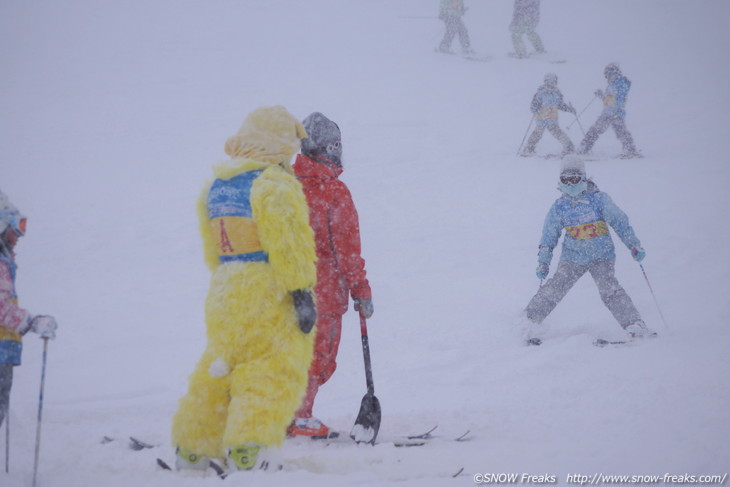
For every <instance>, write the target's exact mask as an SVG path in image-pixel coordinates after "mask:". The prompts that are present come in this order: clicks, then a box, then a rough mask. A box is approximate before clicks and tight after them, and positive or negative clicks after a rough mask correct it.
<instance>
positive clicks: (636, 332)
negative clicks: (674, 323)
mask: <svg viewBox="0 0 730 487" xmlns="http://www.w3.org/2000/svg"><path fill="white" fill-rule="evenodd" d="M558 189H559V190H560V191H561V192H562V196H561V197H560V198H558V199H557V200H556V201H555V202H554V203H553V205H552V207H551V208H550V210H549V211H548V214H547V216H546V217H545V224H544V226H543V230H542V239H541V240H540V246H539V251H538V254H537V261H538V266H537V270H536V274H537V277H538V278H539V279H540V280H541V281H542V280H544V279H545V278H546V277H547V276H548V273H549V270H550V262H551V261H552V258H553V249H554V248H555V247H556V246H557V244H558V240H559V239H560V235H561V234H562V233H563V230H565V236H564V238H563V249H562V253H561V255H560V262H559V263H558V268H557V270H556V271H555V274H554V275H553V277H552V278H550V279H548V281H547V282H546V283H545V285H544V286H540V289H539V290H538V292H537V294H536V295H535V296H534V297H533V298H532V300H531V301H530V303H529V304H528V305H527V308H526V309H525V314H526V317H527V320H528V329H527V330H526V333H527V337H526V338H527V341H528V344H531V345H539V344H540V343H541V337H542V336H543V335H544V333H545V330H544V326H542V325H541V323H542V322H543V320H544V319H545V318H546V317H547V316H548V315H549V314H550V312H551V311H552V310H553V309H554V308H555V306H557V304H558V303H559V302H560V301H561V300H562V299H563V297H564V296H565V295H566V294H567V293H568V291H570V289H571V288H572V287H573V285H574V284H575V283H576V282H577V281H578V279H580V277H581V276H582V275H583V274H585V273H586V272H589V273H590V274H591V277H593V280H594V281H595V282H596V285H597V286H598V292H599V294H600V295H601V299H602V300H603V303H604V304H605V305H606V307H607V308H608V309H609V311H611V313H612V314H613V317H614V318H615V319H616V321H618V323H619V325H621V327H622V328H623V329H625V330H626V331H627V333H628V335H629V336H630V337H633V338H636V337H645V336H655V335H656V334H655V333H654V332H652V331H650V330H649V329H648V328H647V327H646V325H645V324H644V322H643V321H642V319H641V316H640V315H639V312H638V310H637V309H636V307H635V306H634V303H633V302H632V301H631V298H630V297H629V296H628V294H626V291H624V289H623V288H622V287H621V285H620V284H619V282H618V280H617V279H616V276H615V275H614V274H615V269H614V267H615V266H614V264H615V262H616V253H615V249H614V245H613V240H612V239H611V235H610V233H609V227H611V228H613V230H614V231H615V232H616V235H618V237H619V238H620V239H621V241H622V242H623V243H624V245H626V247H628V248H629V250H630V251H631V255H632V256H633V257H634V259H635V260H637V261H641V260H642V259H643V258H644V257H645V255H646V253H645V252H644V250H643V249H642V248H641V242H639V239H638V238H637V237H636V235H635V234H634V230H633V228H631V225H629V218H628V216H626V214H625V213H624V212H623V211H621V209H620V208H619V207H618V206H616V204H615V203H614V202H613V200H611V197H610V196H609V195H608V194H606V193H604V192H602V191H599V190H598V187H597V186H596V185H595V184H594V183H593V181H591V180H589V179H587V178H586V170H585V165H584V163H583V161H582V160H581V159H580V158H579V157H578V156H575V155H571V156H567V157H566V158H565V160H564V161H563V164H562V168H561V171H560V182H559V186H558Z"/></svg>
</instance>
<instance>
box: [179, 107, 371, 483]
mask: <svg viewBox="0 0 730 487" xmlns="http://www.w3.org/2000/svg"><path fill="white" fill-rule="evenodd" d="M300 148H301V153H300V154H298V155H297V157H296V162H295V164H294V165H293V167H292V166H290V159H291V158H292V156H293V155H294V154H295V153H296V152H297V151H298V150H299V149H300ZM225 152H226V153H227V154H228V155H229V156H230V160H228V161H226V162H223V163H221V164H219V165H217V166H215V167H214V168H213V173H214V178H215V179H214V180H213V182H212V183H209V184H207V185H206V186H205V188H204V190H203V193H202V194H201V197H200V200H199V204H198V216H199V220H200V230H201V234H202V237H203V242H204V248H205V257H206V262H207V263H208V266H209V267H210V269H211V271H212V278H211V284H210V290H209V293H208V298H207V302H206V322H207V336H208V344H207V347H206V350H205V352H204V353H203V356H202V357H201V358H200V360H199V362H198V365H197V366H196V368H195V371H194V372H193V374H192V375H191V377H190V382H189V388H188V392H187V394H186V395H185V396H184V397H183V398H182V399H181V400H180V403H179V408H178V411H177V413H176V414H175V417H174V419H173V428H172V436H173V442H174V444H175V445H176V448H177V450H176V451H177V455H176V467H177V468H178V469H207V468H208V465H209V464H210V461H211V460H212V459H223V460H225V461H227V463H228V467H229V468H230V469H231V470H251V469H277V468H279V466H280V462H279V461H277V459H276V448H275V447H277V446H279V445H281V443H282V442H283V441H284V439H285V437H287V436H289V437H295V436H307V437H312V438H328V437H331V436H333V435H334V433H333V432H331V431H330V429H329V428H328V427H327V426H326V425H325V424H323V423H322V422H321V421H320V420H318V419H317V418H315V417H313V415H312V407H313V404H314V401H315V398H316V396H317V392H318V390H319V388H320V387H321V386H322V385H323V384H324V383H325V382H327V380H329V378H330V377H331V376H332V374H333V373H334V371H335V368H336V356H337V350H338V347H339V342H340V333H341V327H342V316H343V314H344V313H345V312H346V311H347V308H348V301H349V298H350V297H351V298H352V299H353V301H354V303H355V309H356V310H357V311H359V312H360V313H361V315H362V316H363V317H364V318H369V317H371V316H372V314H373V303H372V295H371V290H370V285H369V283H368V280H367V278H366V272H365V261H364V260H363V259H362V257H361V256H360V231H359V224H358V215H357V211H356V210H355V206H354V204H353V201H352V197H351V195H350V192H349V190H348V188H347V187H346V186H345V184H344V183H343V182H342V181H340V180H339V179H338V177H339V175H340V174H341V173H342V171H343V164H342V140H341V134H340V129H339V127H338V126H337V124H336V123H335V122H333V121H331V120H330V119H328V118H327V117H325V116H324V115H323V114H321V113H318V112H315V113H312V114H311V115H309V116H308V117H306V118H305V119H304V120H303V121H302V122H299V121H298V120H297V119H295V118H294V117H293V116H292V115H291V114H290V113H289V112H288V111H287V110H286V109H285V108H284V107H281V106H277V107H265V108H260V109H258V110H255V111H253V112H252V113H251V114H249V116H248V117H247V118H246V120H245V121H244V123H243V126H242V127H241V129H240V130H239V131H238V133H237V134H236V135H234V136H233V137H230V138H229V139H228V140H227V142H226V144H225Z"/></svg>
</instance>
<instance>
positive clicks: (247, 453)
mask: <svg viewBox="0 0 730 487" xmlns="http://www.w3.org/2000/svg"><path fill="white" fill-rule="evenodd" d="M261 449H262V448H261V446H260V445H257V444H256V443H244V444H243V445H238V446H236V447H233V448H231V449H230V450H228V458H229V459H230V460H231V463H230V467H231V469H232V470H251V469H253V468H254V467H255V466H256V457H257V456H258V454H259V452H260V451H261Z"/></svg>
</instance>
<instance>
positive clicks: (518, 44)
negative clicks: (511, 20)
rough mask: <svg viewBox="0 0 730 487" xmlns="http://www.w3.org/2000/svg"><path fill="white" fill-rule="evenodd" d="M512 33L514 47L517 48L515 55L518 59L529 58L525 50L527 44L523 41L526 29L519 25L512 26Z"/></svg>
mask: <svg viewBox="0 0 730 487" xmlns="http://www.w3.org/2000/svg"><path fill="white" fill-rule="evenodd" d="M510 31H512V45H513V46H514V48H515V55H516V56H517V57H518V58H522V57H525V56H527V50H526V49H525V43H524V42H523V41H522V34H524V32H525V31H524V28H523V27H522V26H519V25H514V26H510Z"/></svg>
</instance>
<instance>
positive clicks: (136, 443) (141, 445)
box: [101, 436, 160, 451]
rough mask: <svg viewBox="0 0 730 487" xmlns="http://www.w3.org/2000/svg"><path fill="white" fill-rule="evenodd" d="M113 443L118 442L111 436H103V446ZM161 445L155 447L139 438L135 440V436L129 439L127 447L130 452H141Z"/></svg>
mask: <svg viewBox="0 0 730 487" xmlns="http://www.w3.org/2000/svg"><path fill="white" fill-rule="evenodd" d="M113 441H117V440H116V438H113V437H111V436H103V437H102V438H101V444H102V445H106V444H107V443H111V442H113ZM158 446H160V445H153V444H152V443H147V442H146V441H142V440H140V439H139V438H135V437H134V436H130V437H129V443H127V447H128V448H129V449H130V450H134V451H140V450H147V449H150V448H156V447H158Z"/></svg>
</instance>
